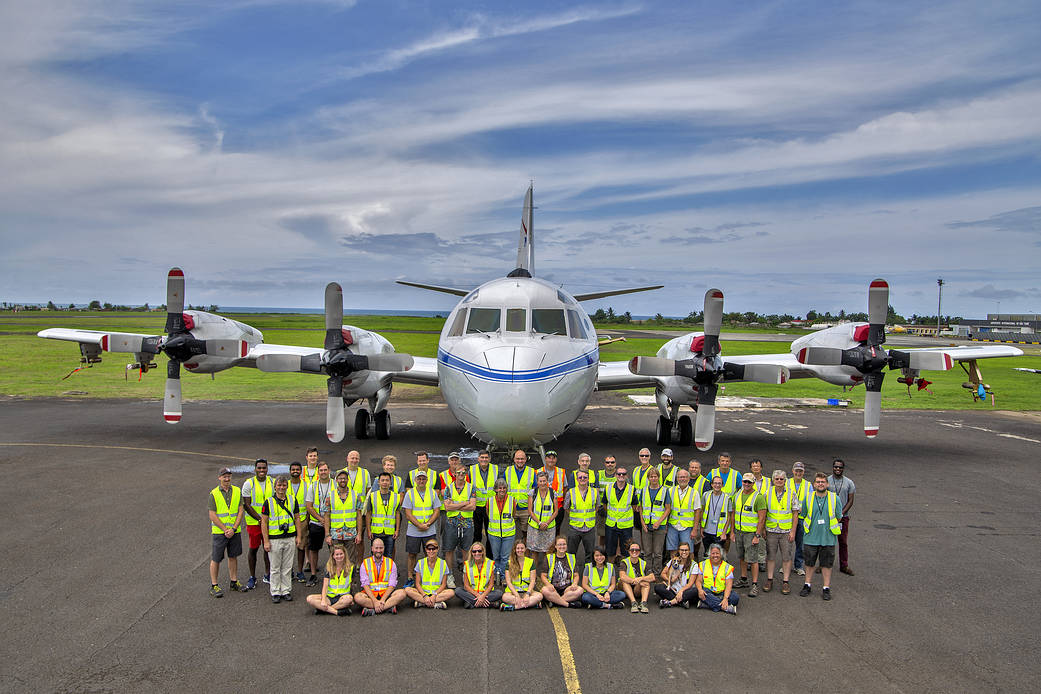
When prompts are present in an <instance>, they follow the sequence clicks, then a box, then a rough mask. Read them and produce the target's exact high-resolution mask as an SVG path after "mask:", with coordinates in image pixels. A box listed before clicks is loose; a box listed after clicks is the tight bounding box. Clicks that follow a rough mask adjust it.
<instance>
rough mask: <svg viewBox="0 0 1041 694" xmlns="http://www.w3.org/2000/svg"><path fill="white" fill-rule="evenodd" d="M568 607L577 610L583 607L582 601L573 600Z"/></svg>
mask: <svg viewBox="0 0 1041 694" xmlns="http://www.w3.org/2000/svg"><path fill="white" fill-rule="evenodd" d="M567 606H568V607H570V608H571V609H574V610H577V609H578V608H579V607H582V601H581V600H572V601H571V602H569V603H568V604H567Z"/></svg>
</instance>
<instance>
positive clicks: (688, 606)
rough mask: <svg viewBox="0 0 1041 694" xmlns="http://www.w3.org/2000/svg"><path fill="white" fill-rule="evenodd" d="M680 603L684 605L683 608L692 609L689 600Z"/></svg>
mask: <svg viewBox="0 0 1041 694" xmlns="http://www.w3.org/2000/svg"><path fill="white" fill-rule="evenodd" d="M680 604H681V605H683V609H685V610H689V609H690V603H689V602H687V601H686V600H684V601H683V602H681V603H680Z"/></svg>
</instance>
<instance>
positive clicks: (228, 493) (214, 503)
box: [206, 484, 235, 513]
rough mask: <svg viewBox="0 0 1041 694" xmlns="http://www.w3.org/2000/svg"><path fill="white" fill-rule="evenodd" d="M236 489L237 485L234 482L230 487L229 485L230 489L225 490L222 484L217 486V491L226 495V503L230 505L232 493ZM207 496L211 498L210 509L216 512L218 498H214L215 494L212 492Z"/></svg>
mask: <svg viewBox="0 0 1041 694" xmlns="http://www.w3.org/2000/svg"><path fill="white" fill-rule="evenodd" d="M234 490H235V485H234V484H233V485H231V486H230V487H228V491H224V490H223V489H221V488H220V486H218V487H217V491H219V492H220V493H221V496H223V497H224V503H225V504H226V505H228V506H230V505H231V493H232V492H233V491H234ZM206 498H207V499H209V500H210V505H209V509H210V510H211V511H213V512H214V513H216V512H217V500H216V499H214V498H213V494H212V493H210V494H207V495H206Z"/></svg>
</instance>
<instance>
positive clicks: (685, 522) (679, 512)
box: [671, 485, 701, 530]
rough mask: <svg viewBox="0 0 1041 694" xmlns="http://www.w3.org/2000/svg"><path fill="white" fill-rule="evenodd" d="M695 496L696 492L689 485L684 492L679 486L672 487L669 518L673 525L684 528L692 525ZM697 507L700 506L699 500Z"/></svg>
mask: <svg viewBox="0 0 1041 694" xmlns="http://www.w3.org/2000/svg"><path fill="white" fill-rule="evenodd" d="M697 498H698V496H697V492H695V491H694V488H693V487H691V486H689V485H688V486H687V491H686V493H684V492H683V490H682V489H680V488H679V487H673V488H672V519H671V520H672V524H673V525H675V526H676V527H678V528H681V529H684V530H685V529H687V528H693V527H694V515H695V514H696V513H697V508H695V507H694V500H695V499H697ZM698 508H701V504H700V502H699V503H698Z"/></svg>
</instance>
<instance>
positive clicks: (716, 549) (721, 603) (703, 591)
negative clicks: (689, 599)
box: [694, 542, 741, 614]
mask: <svg viewBox="0 0 1041 694" xmlns="http://www.w3.org/2000/svg"><path fill="white" fill-rule="evenodd" d="M698 569H699V570H700V573H699V574H698V576H697V580H696V581H695V583H694V585H695V587H696V588H697V591H698V604H697V605H696V607H699V608H701V609H703V610H712V611H713V612H726V613H728V614H737V603H738V602H739V601H740V599H741V596H739V595H738V594H737V593H735V592H733V589H734V567H732V566H731V565H730V564H728V563H726V562H725V561H723V547H722V546H720V544H719V543H718V542H713V543H712V544H711V545H709V548H708V559H706V560H705V561H703V562H701V564H700V566H699V567H698Z"/></svg>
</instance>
